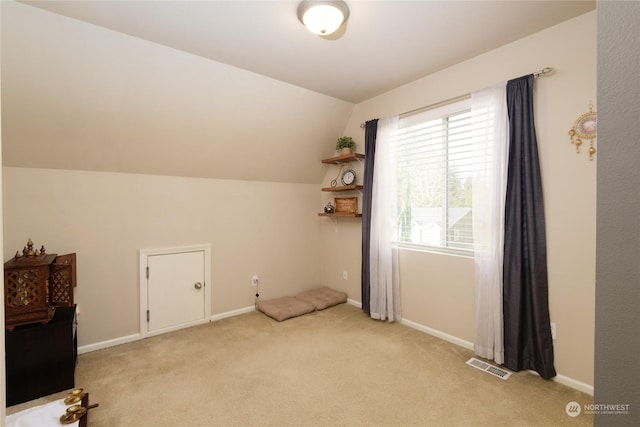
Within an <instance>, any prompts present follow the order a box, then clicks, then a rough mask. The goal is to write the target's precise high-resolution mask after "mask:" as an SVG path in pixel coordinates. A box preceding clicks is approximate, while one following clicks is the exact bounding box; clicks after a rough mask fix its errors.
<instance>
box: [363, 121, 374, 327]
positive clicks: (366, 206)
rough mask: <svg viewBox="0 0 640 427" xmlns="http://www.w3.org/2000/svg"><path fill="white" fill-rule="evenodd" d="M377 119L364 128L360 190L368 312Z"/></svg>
mask: <svg viewBox="0 0 640 427" xmlns="http://www.w3.org/2000/svg"><path fill="white" fill-rule="evenodd" d="M377 133H378V119H374V120H369V121H368V122H366V123H365V128H364V148H365V155H366V156H365V159H364V179H363V186H364V189H363V190H362V271H361V272H360V277H361V280H362V283H361V285H360V286H361V294H362V311H364V312H365V313H367V314H370V308H369V307H370V306H369V299H370V296H371V291H370V289H371V281H370V271H371V270H370V269H369V266H370V263H369V246H370V243H371V198H372V194H373V167H374V158H375V154H376V135H377Z"/></svg>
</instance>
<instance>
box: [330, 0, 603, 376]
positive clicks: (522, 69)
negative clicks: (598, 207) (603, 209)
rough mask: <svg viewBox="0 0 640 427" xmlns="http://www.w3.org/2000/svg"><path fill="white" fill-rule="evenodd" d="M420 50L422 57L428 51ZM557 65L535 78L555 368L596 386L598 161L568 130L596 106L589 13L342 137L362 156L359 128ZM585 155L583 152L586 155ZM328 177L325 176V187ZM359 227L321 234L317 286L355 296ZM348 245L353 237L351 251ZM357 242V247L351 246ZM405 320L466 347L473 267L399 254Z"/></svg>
mask: <svg viewBox="0 0 640 427" xmlns="http://www.w3.org/2000/svg"><path fill="white" fill-rule="evenodd" d="M425 54H428V52H426V53H425ZM543 67H554V68H555V69H556V72H555V74H553V75H551V76H548V77H544V78H541V79H538V80H537V81H536V90H535V97H536V99H535V101H536V111H535V114H536V126H537V132H538V143H539V151H540V161H541V169H542V180H543V186H544V195H545V213H546V220H547V244H548V266H549V305H550V311H551V321H552V322H556V323H557V328H558V329H557V330H558V335H557V339H556V340H555V341H554V348H555V364H556V369H557V371H558V373H559V374H560V375H561V376H563V377H568V378H569V379H573V380H576V381H578V382H581V383H585V384H587V385H592V384H593V345H594V332H593V331H594V293H595V267H594V264H595V201H596V194H595V175H596V174H595V162H590V161H588V160H587V155H586V154H585V153H584V152H583V153H582V154H581V155H576V152H575V147H574V146H572V145H571V144H570V143H569V139H568V135H567V131H568V130H569V129H570V128H571V127H572V126H573V124H574V122H575V120H576V119H577V118H578V116H580V115H581V114H583V113H585V112H587V111H588V107H589V103H590V102H593V103H594V109H595V102H596V12H595V11H594V12H590V13H587V14H585V15H582V16H579V17H577V18H575V19H573V20H570V21H567V22H565V23H563V24H560V25H558V26H556V27H552V28H550V29H547V30H545V31H542V32H539V33H537V34H534V35H532V36H530V37H527V38H524V39H522V40H519V41H517V42H514V43H511V44H509V45H506V46H503V47H502V48H500V49H496V50H494V51H491V52H489V53H487V54H484V55H481V56H478V57H476V58H473V59H471V60H469V61H466V62H463V63H461V64H458V65H456V66H454V67H451V68H449V69H446V70H444V71H442V72H439V73H436V74H433V75H431V76H429V77H426V78H423V79H420V80H418V81H416V82H413V83H411V84H409V85H406V86H404V87H401V88H399V89H396V90H393V91H391V92H388V93H386V94H383V95H381V96H378V97H376V98H373V99H371V100H369V101H367V102H364V103H362V104H359V105H357V106H356V109H355V111H354V114H353V116H352V117H351V120H350V121H349V124H348V125H347V127H346V129H345V131H344V133H345V134H346V135H352V136H353V137H354V138H355V139H356V141H357V143H358V144H359V147H360V151H362V147H363V141H364V131H363V130H362V129H361V128H360V124H361V123H364V122H365V121H367V120H370V119H373V118H380V117H385V116H391V115H395V114H400V113H403V112H406V111H411V110H413V109H416V108H420V107H424V106H428V105H431V104H435V103H438V102H441V101H444V100H447V99H451V98H454V97H457V96H459V95H464V94H467V93H470V92H472V91H474V90H478V89H482V88H485V87H487V86H490V85H492V84H494V83H498V82H500V81H504V80H508V79H510V78H515V77H519V76H522V75H525V74H529V73H532V72H534V71H537V70H540V69H541V68H543ZM583 151H585V150H583ZM334 173H335V172H333V171H329V172H327V174H326V176H325V183H326V182H328V181H329V180H330V179H331V178H332V175H333V174H334ZM360 227H361V224H360V222H358V223H355V222H348V221H342V222H340V223H339V226H338V229H335V227H334V226H333V225H332V224H330V223H327V224H324V226H323V228H322V238H323V241H324V242H325V243H323V255H324V257H325V259H326V261H325V264H326V265H327V267H328V268H325V269H323V270H322V278H323V281H325V282H328V283H332V284H334V285H335V286H339V287H340V288H342V289H345V290H346V291H347V292H348V293H349V295H351V296H352V297H353V298H354V299H355V298H358V297H359V295H360V281H359V275H357V276H356V275H353V274H352V275H350V276H349V280H348V281H344V280H342V279H341V276H340V274H341V270H342V269H343V268H344V266H349V267H350V268H356V267H358V268H357V271H359V259H360V249H359V240H358V239H359V236H360ZM354 241H357V242H358V244H357V245H356V244H355V243H354ZM356 246H357V247H356ZM400 276H401V283H402V284H401V294H402V303H403V317H404V318H405V319H406V320H409V321H411V322H415V323H418V324H420V325H423V326H425V327H427V328H432V329H435V330H438V331H441V332H443V333H446V334H449V335H452V336H454V337H457V338H459V339H462V340H466V341H469V342H473V334H474V329H473V328H474V298H475V295H474V279H473V261H472V259H470V258H465V257H447V256H443V255H437V254H432V253H428V252H416V251H402V252H401V254H400Z"/></svg>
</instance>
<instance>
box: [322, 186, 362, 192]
mask: <svg viewBox="0 0 640 427" xmlns="http://www.w3.org/2000/svg"><path fill="white" fill-rule="evenodd" d="M363 188H364V185H356V184H352V185H342V186H339V187H324V188H323V189H322V191H331V192H333V191H353V190H362V189H363Z"/></svg>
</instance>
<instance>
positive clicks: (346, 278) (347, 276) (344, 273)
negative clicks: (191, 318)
mask: <svg viewBox="0 0 640 427" xmlns="http://www.w3.org/2000/svg"><path fill="white" fill-rule="evenodd" d="M342 278H343V279H344V280H348V279H349V272H348V271H347V270H345V271H343V272H342Z"/></svg>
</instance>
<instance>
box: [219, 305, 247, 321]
mask: <svg viewBox="0 0 640 427" xmlns="http://www.w3.org/2000/svg"><path fill="white" fill-rule="evenodd" d="M255 310H256V308H255V307H254V306H253V305H250V306H249V307H244V308H239V309H237V310H231V311H226V312H224V313H218V314H214V315H212V316H211V321H212V322H215V321H216V320H222V319H226V318H227V317H234V316H239V315H241V314H246V313H251V312H252V311H255Z"/></svg>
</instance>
